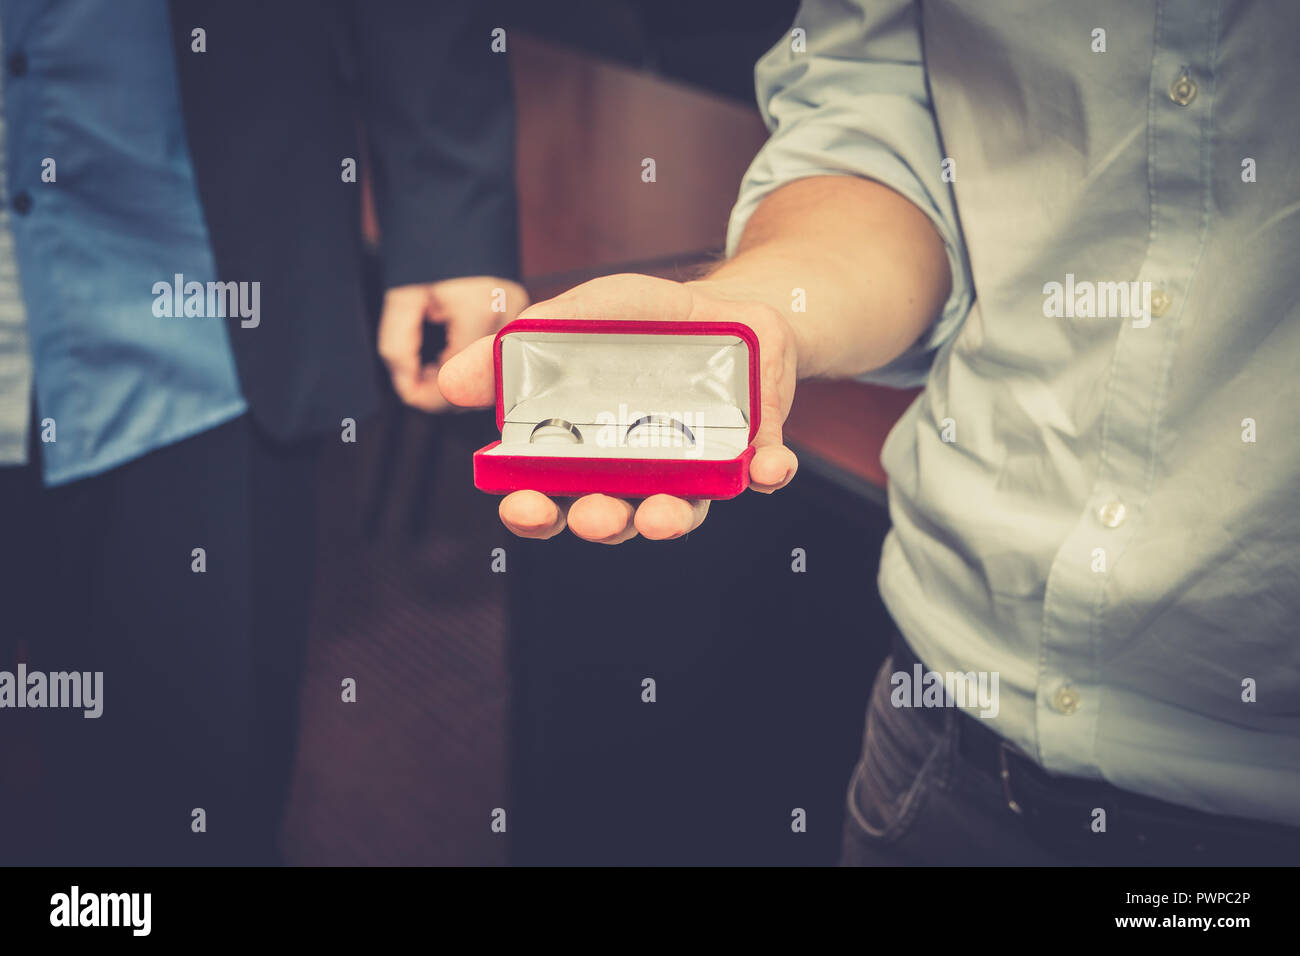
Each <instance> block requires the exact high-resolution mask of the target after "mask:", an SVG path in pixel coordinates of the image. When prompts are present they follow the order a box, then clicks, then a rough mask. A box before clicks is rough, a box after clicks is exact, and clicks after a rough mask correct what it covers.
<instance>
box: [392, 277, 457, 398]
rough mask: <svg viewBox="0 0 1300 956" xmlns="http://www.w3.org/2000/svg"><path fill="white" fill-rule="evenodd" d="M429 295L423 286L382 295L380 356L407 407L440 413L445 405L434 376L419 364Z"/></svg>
mask: <svg viewBox="0 0 1300 956" xmlns="http://www.w3.org/2000/svg"><path fill="white" fill-rule="evenodd" d="M428 307H429V294H428V290H427V289H426V288H425V287H424V286H419V285H408V286H398V287H396V288H393V289H389V290H388V291H387V292H386V293H385V294H384V308H383V314H382V315H381V317H380V320H379V355H380V357H381V358H382V359H383V360H384V364H385V365H387V366H388V374H389V377H390V378H391V379H392V381H393V391H395V392H396V393H397V395H398V397H399V398H401V400H402V401H403V402H405V403H406V404H408V405H412V406H414V407H415V408H420V409H423V410H424V411H430V412H432V411H439V410H441V409H443V408H446V407H447V402H446V400H445V399H443V397H442V393H441V392H439V391H438V379H437V376H436V375H435V374H433V373H431V372H427V371H426V370H425V369H424V367H423V366H422V364H421V362H420V342H421V340H422V338H423V336H424V317H425V315H426V313H427V312H428Z"/></svg>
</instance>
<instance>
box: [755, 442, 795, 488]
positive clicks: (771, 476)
mask: <svg viewBox="0 0 1300 956" xmlns="http://www.w3.org/2000/svg"><path fill="white" fill-rule="evenodd" d="M756 444H757V443H756ZM798 470H799V459H798V458H796V457H795V454H794V452H792V451H791V450H790V449H789V448H786V447H785V446H784V445H760V446H758V447H757V448H756V449H755V451H754V457H753V458H752V459H751V460H750V462H749V487H750V488H751V489H752V490H753V491H758V492H762V493H763V494H765V495H770V494H771V493H772V492H774V491H777V490H779V489H781V488H784V487H785V486H786V485H788V484H789V483H790V480H791V479H792V478H794V475H795V472H796V471H798Z"/></svg>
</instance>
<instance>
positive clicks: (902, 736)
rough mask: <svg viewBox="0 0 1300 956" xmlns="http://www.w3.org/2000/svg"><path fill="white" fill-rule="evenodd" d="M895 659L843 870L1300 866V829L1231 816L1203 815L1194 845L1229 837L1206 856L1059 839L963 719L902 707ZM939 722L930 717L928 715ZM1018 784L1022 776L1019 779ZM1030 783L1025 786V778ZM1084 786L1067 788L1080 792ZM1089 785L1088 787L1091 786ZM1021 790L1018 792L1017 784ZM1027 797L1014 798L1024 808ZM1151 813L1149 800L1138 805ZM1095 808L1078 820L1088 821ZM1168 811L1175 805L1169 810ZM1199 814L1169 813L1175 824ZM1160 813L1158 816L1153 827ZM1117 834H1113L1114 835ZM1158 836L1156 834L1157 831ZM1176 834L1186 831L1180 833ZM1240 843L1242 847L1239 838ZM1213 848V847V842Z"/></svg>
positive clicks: (852, 799)
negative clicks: (1034, 819) (1032, 817)
mask: <svg viewBox="0 0 1300 956" xmlns="http://www.w3.org/2000/svg"><path fill="white" fill-rule="evenodd" d="M893 670H894V660H893V658H892V657H890V658H887V659H886V660H885V663H884V665H883V666H882V667H881V669H880V672H879V673H878V674H877V675H876V682H875V685H874V687H873V689H872V693H871V700H870V702H869V704H868V706H867V723H866V733H865V739H864V743H863V755H862V759H861V761H860V762H859V763H858V765H857V767H856V768H855V770H854V772H853V776H852V779H851V781H850V783H849V789H848V800H847V804H848V805H847V812H846V815H845V824H844V837H843V847H842V852H841V864H842V865H845V866H910V865H928V866H934V865H941V866H942V865H957V866H970V865H976V866H998V865H1012V866H1063V865H1068V866H1079V865H1085V866H1086V865H1116V866H1129V865H1186V864H1189V863H1201V864H1208V865H1221V864H1233V865H1243V864H1244V865H1295V864H1296V863H1297V862H1300V854H1297V853H1296V852H1295V848H1296V846H1297V838H1298V837H1300V831H1295V830H1293V829H1290V828H1282V827H1278V828H1276V830H1270V831H1269V832H1268V833H1266V834H1264V835H1262V836H1261V835H1260V834H1259V833H1257V832H1255V831H1253V830H1251V831H1250V832H1249V834H1248V833H1247V831H1246V830H1245V829H1244V828H1242V827H1251V828H1253V827H1256V826H1257V825H1256V824H1252V823H1246V822H1244V821H1237V822H1233V821H1231V820H1230V819H1229V818H1226V817H1211V816H1210V815H1203V816H1202V817H1197V818H1196V819H1195V820H1194V821H1193V824H1192V825H1191V826H1190V827H1188V828H1187V832H1188V833H1190V834H1191V837H1190V838H1189V840H1188V841H1187V842H1188V843H1195V842H1196V841H1197V839H1198V834H1205V835H1206V836H1207V837H1208V836H1209V835H1210V834H1211V833H1212V832H1213V831H1219V832H1220V833H1222V832H1225V831H1226V833H1227V838H1226V839H1219V840H1217V842H1216V843H1214V844H1213V846H1214V847H1215V849H1212V850H1210V851H1208V852H1206V853H1204V854H1203V855H1202V854H1198V853H1196V852H1194V851H1188V850H1186V848H1185V847H1182V848H1180V847H1179V846H1178V845H1175V844H1170V845H1168V846H1165V847H1161V848H1156V847H1154V846H1150V845H1143V846H1136V847H1134V846H1132V845H1130V844H1128V843H1125V842H1123V841H1121V840H1120V839H1119V838H1118V837H1108V836H1105V835H1097V836H1096V839H1095V840H1094V839H1092V838H1091V837H1090V836H1088V835H1086V827H1084V828H1083V829H1084V833H1085V835H1084V836H1083V837H1082V839H1080V837H1079V836H1077V835H1069V834H1066V833H1065V831H1064V830H1063V829H1062V828H1059V827H1058V828H1056V829H1054V830H1053V831H1052V832H1051V833H1050V834H1047V833H1043V832H1039V833H1038V834H1037V835H1034V831H1033V828H1031V827H1030V826H1029V825H1027V823H1026V820H1027V817H1026V816H1025V815H1024V814H1017V813H1015V812H1014V811H1012V810H1011V808H1010V807H1009V805H1008V799H1007V792H1006V791H1004V789H1003V785H1002V781H1001V779H1000V777H999V776H998V774H997V772H996V770H995V769H991V768H989V767H987V766H982V765H976V764H974V763H973V762H972V761H971V760H969V759H967V757H966V756H964V755H963V752H962V750H961V748H960V746H959V744H958V741H959V739H960V737H961V733H962V730H963V725H962V723H961V722H962V721H969V720H970V718H968V717H965V716H964V715H963V714H961V713H960V712H959V711H957V710H955V709H953V708H946V709H944V710H943V711H942V719H941V720H940V721H937V722H936V721H933V720H930V719H927V715H925V714H923V711H922V710H921V709H920V708H907V707H894V706H892V705H891V703H890V700H889V696H890V691H891V689H892V688H891V685H890V683H889V678H890V674H891V673H892V672H893ZM928 716H929V717H933V716H934V713H933V711H931V712H930V713H929V714H928ZM1013 779H1014V778H1013ZM1022 779H1024V778H1022ZM1077 783H1078V782H1066V784H1065V787H1066V792H1071V790H1072V789H1073V788H1075V787H1076V785H1077ZM1086 785H1087V784H1086V783H1085V784H1084V786H1086ZM1012 789H1015V788H1014V786H1013V788H1012ZM1024 794H1025V791H1021V790H1017V791H1016V792H1015V796H1016V797H1017V798H1018V799H1019V800H1020V802H1021V803H1024V802H1025V800H1024ZM1134 803H1135V805H1136V806H1141V807H1148V806H1150V805H1151V802H1150V801H1149V800H1148V799H1147V798H1142V797H1136V798H1134ZM1090 805H1091V804H1090V803H1089V802H1088V801H1086V800H1085V801H1084V802H1082V803H1081V805H1080V807H1079V811H1078V813H1076V814H1074V817H1076V818H1077V819H1079V820H1086V815H1087V807H1088V806H1090ZM1166 806H1167V805H1166ZM1188 813H1194V811H1187V810H1185V809H1183V808H1168V814H1169V816H1168V817H1165V818H1164V819H1165V820H1166V821H1167V820H1168V819H1169V818H1170V817H1181V815H1183V814H1188ZM1127 816H1128V817H1130V818H1131V817H1132V816H1133V814H1132V813H1128V814H1127ZM1158 816H1160V814H1159V812H1158V811H1157V812H1151V813H1150V814H1149V817H1150V818H1152V819H1154V818H1156V817H1158ZM1114 829H1115V828H1114V827H1112V830H1114ZM1152 832H1155V830H1154V828H1153V831H1152ZM1176 832H1182V831H1181V830H1180V831H1176ZM1238 835H1240V839H1238ZM1205 842H1206V843H1207V844H1210V842H1211V841H1210V840H1209V839H1206V840H1205Z"/></svg>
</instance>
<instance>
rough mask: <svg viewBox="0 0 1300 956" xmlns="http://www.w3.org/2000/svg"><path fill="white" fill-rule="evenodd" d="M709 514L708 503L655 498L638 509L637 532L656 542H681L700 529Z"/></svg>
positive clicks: (664, 496)
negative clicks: (669, 540) (681, 539)
mask: <svg viewBox="0 0 1300 956" xmlns="http://www.w3.org/2000/svg"><path fill="white" fill-rule="evenodd" d="M708 513H709V502H708V501H707V500H703V501H687V500H686V499H685V498H676V497H673V496H672V495H651V496H650V497H649V498H647V499H646V500H645V501H643V502H641V506H640V507H639V508H637V509H636V520H635V524H636V530H637V531H639V532H640V533H641V534H642V535H643V536H644V537H646V538H649V539H650V540H652V541H666V540H668V539H670V538H680V537H682V535H685V534H689V533H690V532H692V531H694V530H695V529H696V528H698V527H699V526H700V524H701V522H703V521H704V518H705V516H706V515H707V514H708Z"/></svg>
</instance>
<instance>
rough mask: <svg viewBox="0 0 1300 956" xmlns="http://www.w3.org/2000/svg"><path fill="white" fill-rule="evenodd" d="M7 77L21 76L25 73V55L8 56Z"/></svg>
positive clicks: (14, 54)
mask: <svg viewBox="0 0 1300 956" xmlns="http://www.w3.org/2000/svg"><path fill="white" fill-rule="evenodd" d="M8 66H9V75H10V76H22V75H23V74H24V73H26V72H27V54H26V53H13V54H10V56H9V63H8Z"/></svg>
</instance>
